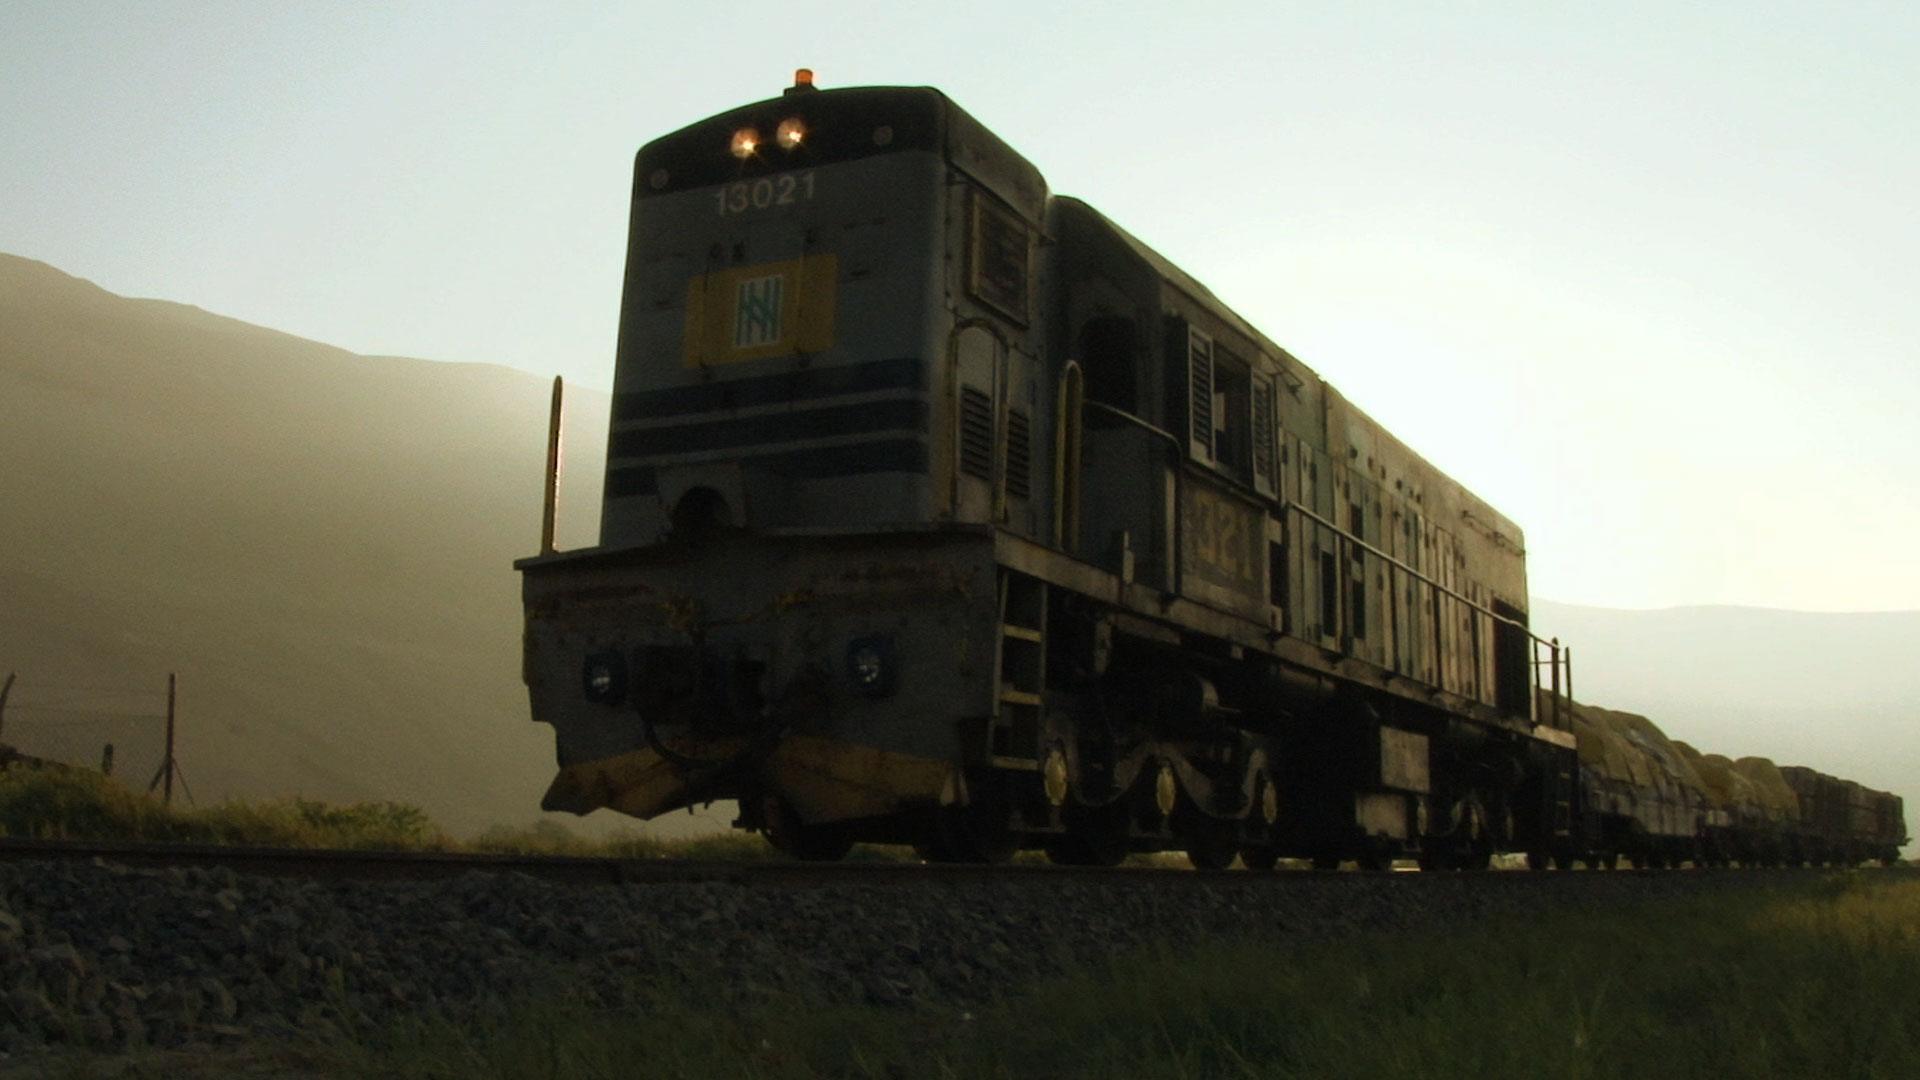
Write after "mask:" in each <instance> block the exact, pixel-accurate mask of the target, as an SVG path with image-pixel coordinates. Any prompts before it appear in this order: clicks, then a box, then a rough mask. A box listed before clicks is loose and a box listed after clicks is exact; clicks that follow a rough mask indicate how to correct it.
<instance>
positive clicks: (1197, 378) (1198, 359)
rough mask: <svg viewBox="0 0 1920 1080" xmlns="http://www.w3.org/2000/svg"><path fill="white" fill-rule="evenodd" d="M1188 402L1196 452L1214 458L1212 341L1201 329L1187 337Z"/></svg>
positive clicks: (1209, 458)
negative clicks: (1200, 331)
mask: <svg viewBox="0 0 1920 1080" xmlns="http://www.w3.org/2000/svg"><path fill="white" fill-rule="evenodd" d="M1187 404H1188V406H1189V411H1190V412H1191V414H1192V416H1191V421H1192V425H1193V427H1192V429H1191V430H1192V437H1193V445H1194V450H1195V453H1197V454H1198V455H1199V456H1201V457H1202V458H1204V459H1206V460H1209V461H1210V460H1212V459H1213V342H1212V341H1211V340H1209V339H1208V338H1207V337H1206V335H1204V334H1201V333H1199V332H1198V331H1194V332H1192V333H1191V334H1190V335H1189V336H1188V338H1187Z"/></svg>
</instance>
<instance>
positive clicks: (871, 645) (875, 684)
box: [847, 634, 898, 698]
mask: <svg viewBox="0 0 1920 1080" xmlns="http://www.w3.org/2000/svg"><path fill="white" fill-rule="evenodd" d="M897 667H898V665H896V664H895V663H894V658H893V641H892V640H891V639H890V638H887V637H883V636H881V635H879V634H869V635H867V636H865V637H857V638H854V639H853V640H852V641H849V642H847V677H848V678H850V679H852V680H853V685H854V686H855V687H857V688H858V689H859V691H860V692H861V693H862V694H865V695H866V696H868V697H870V698H883V697H886V696H888V695H890V694H892V693H893V688H894V683H895V681H896V678H897Z"/></svg>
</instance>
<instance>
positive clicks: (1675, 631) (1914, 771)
mask: <svg viewBox="0 0 1920 1080" xmlns="http://www.w3.org/2000/svg"><path fill="white" fill-rule="evenodd" d="M1532 622H1533V626H1534V629H1535V631H1536V632H1537V633H1540V634H1542V635H1557V636H1558V637H1559V638H1560V640H1561V641H1562V642H1564V643H1566V644H1568V645H1569V646H1571V647H1572V648H1573V671H1574V693H1575V696H1576V697H1579V698H1581V699H1582V700H1586V701H1591V702H1594V703H1595V704H1599V705H1606V706H1609V707H1612V708H1618V709H1626V710H1629V711H1632V712H1638V713H1644V714H1645V715H1647V716H1649V717H1651V718H1653V720H1654V721H1655V722H1656V723H1658V724H1659V725H1660V726H1661V728H1662V729H1663V730H1665V731H1666V733H1667V734H1668V735H1670V736H1672V737H1674V738H1676V739H1684V740H1686V741H1687V742H1690V743H1692V744H1694V745H1695V746H1697V747H1699V748H1700V749H1701V750H1702V751H1718V752H1720V753H1723V754H1730V755H1732V756H1735V757H1738V756H1741V755H1743V754H1758V755H1761V756H1764V757H1770V758H1773V759H1774V760H1775V761H1776V762H1779V763H1780V764H1783V765H1784V764H1796V765H1810V766H1812V767H1814V768H1816V769H1819V770H1821V771H1823V772H1828V773H1833V774H1835V775H1837V776H1843V777H1846V778H1847V779H1850V780H1858V781H1860V782H1861V783H1863V784H1866V785H1868V786H1869V787H1875V788H1879V789H1881V790H1884V791H1892V792H1895V793H1897V794H1899V795H1901V796H1904V797H1905V798H1906V800H1907V819H1908V822H1909V826H1908V827H1909V831H1910V832H1911V831H1913V830H1914V825H1915V823H1920V611H1895V612H1863V613H1846V614H1822V613H1815V612H1799V611H1773V610H1768V609H1764V608H1742V607H1680V608H1667V609H1664V610H1658V611H1621V610H1614V609H1610V608H1591V607H1575V606H1572V605H1568V604H1556V603H1553V602H1551V601H1547V600H1541V599H1538V598H1536V599H1535V600H1534V601H1533V609H1532Z"/></svg>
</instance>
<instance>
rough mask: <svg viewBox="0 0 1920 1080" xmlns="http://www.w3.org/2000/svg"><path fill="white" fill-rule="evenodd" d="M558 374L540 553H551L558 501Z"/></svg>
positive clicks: (549, 419) (549, 427)
mask: <svg viewBox="0 0 1920 1080" xmlns="http://www.w3.org/2000/svg"><path fill="white" fill-rule="evenodd" d="M560 394H561V387H560V376H558V375H555V376H554V377H553V407H552V410H551V411H550V412H549V413H548V415H547V491H546V496H545V497H544V498H543V499H542V500H541V503H540V554H542V555H551V554H553V551H554V548H553V526H554V517H555V510H556V508H557V507H558V505H559V502H560Z"/></svg>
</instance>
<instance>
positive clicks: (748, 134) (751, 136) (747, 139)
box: [731, 127, 760, 161]
mask: <svg viewBox="0 0 1920 1080" xmlns="http://www.w3.org/2000/svg"><path fill="white" fill-rule="evenodd" d="M731 149H732V151H733V156H734V157H737V158H739V159H740V160H741V161H745V160H747V159H748V158H750V157H752V156H753V155H754V152H755V151H757V150H759V149H760V133H759V132H758V131H755V130H754V129H753V128H750V127H743V128H741V129H740V130H739V131H736V132H734V133H733V146H732V147H731Z"/></svg>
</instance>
